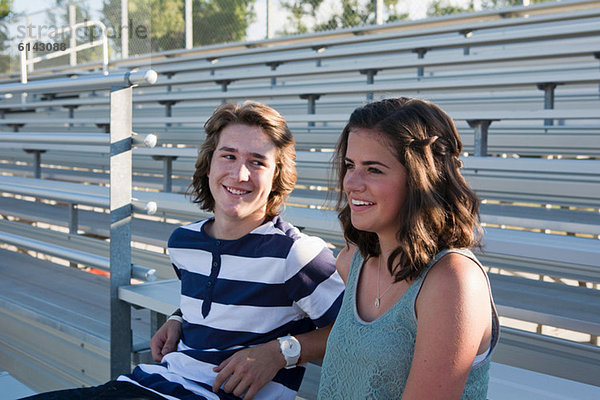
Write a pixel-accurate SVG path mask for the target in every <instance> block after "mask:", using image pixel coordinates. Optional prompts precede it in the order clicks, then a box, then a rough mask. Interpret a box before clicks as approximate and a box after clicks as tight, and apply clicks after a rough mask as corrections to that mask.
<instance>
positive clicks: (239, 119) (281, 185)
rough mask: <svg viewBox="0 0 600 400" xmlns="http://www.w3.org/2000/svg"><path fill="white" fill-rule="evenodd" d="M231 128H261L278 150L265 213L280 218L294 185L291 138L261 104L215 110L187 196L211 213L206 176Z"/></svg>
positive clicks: (212, 202) (212, 203)
mask: <svg viewBox="0 0 600 400" xmlns="http://www.w3.org/2000/svg"><path fill="white" fill-rule="evenodd" d="M231 124H240V125H249V126H257V127H259V128H261V129H262V131H263V132H264V133H265V134H266V135H267V136H268V137H269V138H270V139H271V141H272V142H273V144H275V147H276V148H277V155H276V160H275V161H276V166H275V175H274V177H273V188H272V192H271V194H270V195H269V199H268V200H267V209H266V217H267V218H268V219H271V218H273V217H274V216H276V215H278V214H279V212H280V210H279V209H280V207H281V205H282V204H283V202H284V201H285V198H286V197H287V196H288V195H289V194H290V192H291V191H292V190H293V189H294V185H295V184H296V150H295V148H294V146H295V142H294V137H293V136H292V132H291V131H290V129H289V128H288V126H287V123H286V122H285V119H284V118H283V117H282V116H281V115H280V114H279V113H278V112H277V111H275V110H274V109H273V108H271V107H269V106H267V105H265V104H262V103H258V102H254V101H245V102H244V103H242V104H236V103H224V104H222V105H220V106H219V107H217V108H216V109H215V111H214V112H213V114H212V116H211V117H210V118H209V119H208V121H206V123H205V124H204V130H205V131H206V139H205V140H204V142H203V143H202V147H201V148H200V151H199V152H198V159H197V160H196V170H195V172H194V176H193V178H192V183H191V184H190V186H189V188H188V189H187V192H186V193H187V194H188V195H190V196H192V197H193V202H194V203H197V204H198V205H199V206H200V208H201V209H203V210H207V211H214V207H215V199H214V197H213V196H212V194H211V192H210V187H209V184H208V173H209V171H210V163H211V161H212V156H213V154H214V152H215V149H216V148H217V145H218V144H219V138H220V136H221V131H222V130H223V128H225V127H226V126H227V125H231Z"/></svg>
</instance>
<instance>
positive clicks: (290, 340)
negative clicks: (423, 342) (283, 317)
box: [277, 336, 301, 369]
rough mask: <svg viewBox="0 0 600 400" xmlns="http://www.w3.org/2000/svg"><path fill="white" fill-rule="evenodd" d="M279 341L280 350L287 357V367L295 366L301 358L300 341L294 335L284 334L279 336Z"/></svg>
mask: <svg viewBox="0 0 600 400" xmlns="http://www.w3.org/2000/svg"><path fill="white" fill-rule="evenodd" d="M277 340H278V341H279V351H281V354H283V358H285V363H286V366H285V368H286V369H290V368H294V367H295V366H296V364H298V360H300V350H301V346H300V342H299V341H298V339H296V338H295V337H293V336H283V337H280V338H277Z"/></svg>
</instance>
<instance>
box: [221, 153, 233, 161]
mask: <svg viewBox="0 0 600 400" xmlns="http://www.w3.org/2000/svg"><path fill="white" fill-rule="evenodd" d="M223 158H224V159H226V160H235V156H234V155H233V154H225V155H224V156H223Z"/></svg>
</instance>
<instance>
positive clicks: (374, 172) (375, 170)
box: [369, 167, 382, 174]
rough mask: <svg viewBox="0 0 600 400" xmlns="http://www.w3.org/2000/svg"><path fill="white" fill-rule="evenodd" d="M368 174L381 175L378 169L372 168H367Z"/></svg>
mask: <svg viewBox="0 0 600 400" xmlns="http://www.w3.org/2000/svg"><path fill="white" fill-rule="evenodd" d="M369 172H371V173H373V174H381V173H382V172H381V170H380V169H377V168H373V167H371V168H369Z"/></svg>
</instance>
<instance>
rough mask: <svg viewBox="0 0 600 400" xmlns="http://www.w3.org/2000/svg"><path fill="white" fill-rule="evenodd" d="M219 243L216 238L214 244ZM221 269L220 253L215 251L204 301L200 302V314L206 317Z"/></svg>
mask: <svg viewBox="0 0 600 400" xmlns="http://www.w3.org/2000/svg"><path fill="white" fill-rule="evenodd" d="M220 244H221V242H220V241H218V240H217V242H216V245H217V246H219V245H220ZM220 271H221V254H219V253H218V252H217V251H215V252H213V255H212V267H211V269H210V276H209V277H208V280H207V282H206V289H205V294H206V295H205V296H204V302H203V303H202V316H203V317H204V318H206V317H207V316H208V314H209V313H210V308H211V305H212V300H213V294H214V289H215V282H216V281H217V277H218V276H219V272H220Z"/></svg>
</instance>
